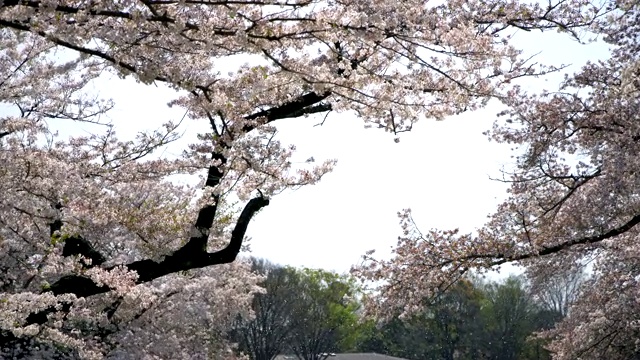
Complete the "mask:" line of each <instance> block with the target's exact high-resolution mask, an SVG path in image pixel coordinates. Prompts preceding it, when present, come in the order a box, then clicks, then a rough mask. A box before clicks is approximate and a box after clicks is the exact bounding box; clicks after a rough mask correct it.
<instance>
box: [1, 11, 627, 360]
mask: <svg viewBox="0 0 640 360" xmlns="http://www.w3.org/2000/svg"><path fill="white" fill-rule="evenodd" d="M601 10H602V9H600V8H597V7H595V8H594V7H593V6H591V5H589V4H587V3H585V2H584V1H577V0H560V1H558V2H554V3H550V4H549V5H548V6H546V5H545V6H541V5H538V4H533V5H532V4H525V3H519V2H517V1H512V0H507V1H504V0H491V1H484V0H483V1H477V0H456V1H451V2H448V3H446V4H441V5H432V4H429V3H425V2H423V1H417V0H405V1H400V2H391V3H386V2H380V1H370V0H365V1H362V0H358V1H352V0H343V1H314V0H273V1H255V0H246V1H244V0H243V1H226V0H223V1H214V0H195V1H164V0H163V1H160V0H139V1H133V0H126V1H99V2H96V1H88V0H77V1H70V0H2V1H0V103H1V104H2V114H1V115H0V116H1V117H0V193H1V194H2V196H1V197H0V209H1V211H0V258H1V259H2V260H1V261H0V266H2V269H1V270H2V271H1V272H0V291H1V293H0V329H1V331H2V333H1V335H2V342H3V344H4V343H13V342H16V341H17V342H19V341H22V340H24V339H27V338H32V339H36V340H37V341H38V342H41V343H43V344H53V345H54V346H55V347H57V348H63V349H64V348H68V349H69V351H71V352H75V353H77V355H78V356H81V357H85V358H100V357H102V356H104V355H105V354H108V353H109V352H110V351H111V349H110V344H117V346H118V347H119V348H129V349H131V348H134V347H135V348H137V349H138V350H139V351H141V352H143V353H144V354H145V355H144V356H147V357H149V358H153V357H162V354H160V353H159V352H161V350H160V348H162V346H160V344H162V345H163V346H164V347H172V346H174V345H175V346H182V347H183V348H182V349H184V351H185V352H184V353H180V351H182V350H179V351H178V350H176V349H173V350H166V351H173V353H172V354H184V356H185V357H189V356H192V357H193V356H194V355H193V353H191V355H189V354H190V353H189V351H192V350H193V348H192V345H193V344H194V343H197V341H195V340H194V339H200V338H202V336H205V335H206V334H202V331H201V329H198V326H196V325H197V324H200V325H202V324H203V321H204V322H206V323H217V324H218V326H219V327H224V326H226V325H225V324H227V323H228V321H229V319H231V318H233V317H234V316H235V315H236V314H237V313H238V312H242V311H244V310H243V309H248V308H249V306H248V304H249V302H250V297H251V294H252V293H254V292H255V291H259V289H258V288H257V287H256V286H255V285H256V284H257V283H258V281H259V278H258V277H256V276H253V275H251V273H250V272H249V268H248V266H246V265H243V264H231V265H224V264H230V263H232V262H234V260H235V259H236V257H237V255H238V253H239V251H240V250H241V249H242V247H243V239H244V235H245V232H246V230H247V227H248V225H249V223H250V221H251V219H252V217H253V216H254V215H255V214H256V213H257V212H258V211H259V210H261V209H263V208H264V207H265V206H267V205H268V204H269V201H270V200H269V199H270V198H271V197H273V196H274V195H276V194H278V193H280V192H282V191H284V190H286V189H290V188H295V187H299V186H303V185H307V184H313V183H315V182H317V181H319V180H320V179H321V177H322V176H323V175H324V174H326V173H327V172H329V171H330V170H331V169H332V168H333V166H334V164H335V161H333V160H327V161H325V162H323V163H320V164H316V163H315V162H312V161H310V162H308V163H305V164H303V165H300V166H297V165H296V166H294V165H293V161H292V157H293V156H294V154H295V146H294V145H289V144H282V143H281V142H280V141H278V140H277V138H276V137H275V134H276V127H275V124H276V121H277V120H280V119H284V118H295V117H302V116H308V115H310V114H315V113H323V112H328V111H331V110H333V111H342V112H344V111H352V112H355V113H356V114H357V115H358V116H359V117H360V118H362V120H363V122H364V123H365V124H366V126H373V127H379V128H383V129H384V130H386V131H388V132H391V133H393V134H398V133H401V132H403V131H408V130H410V129H411V127H412V125H413V124H414V123H415V122H416V121H417V120H419V119H421V118H435V119H442V118H444V117H446V116H448V115H451V114H456V113H459V112H462V111H466V110H473V109H477V108H479V107H481V106H483V105H485V104H486V102H487V101H488V99H490V98H492V97H503V96H505V95H506V91H507V89H508V88H510V87H511V85H510V84H511V82H512V81H513V80H515V79H518V78H522V77H524V76H534V75H539V74H544V73H546V72H549V71H554V70H556V68H555V67H545V66H542V65H537V64H535V63H533V62H531V61H529V59H527V58H523V57H521V56H520V54H521V53H520V51H519V50H518V49H517V48H516V47H514V46H513V45H511V44H510V38H511V35H512V33H513V31H512V29H523V30H533V29H541V30H545V29H562V30H563V31H567V32H570V33H572V34H573V35H574V36H578V32H579V31H580V29H581V28H582V27H584V26H586V25H589V24H594V22H593V20H594V18H597V17H598V16H599V15H601V12H602V11H601ZM614 35H615V34H612V37H614ZM621 41H622V40H621ZM238 59H240V60H241V61H245V60H243V59H246V61H247V63H246V64H244V65H240V66H238V67H237V68H236V69H235V70H234V71H232V72H230V73H224V74H223V73H221V72H220V71H218V70H217V65H218V64H219V63H220V62H232V61H237V60H238ZM614 65H615V64H611V66H614ZM103 74H117V75H118V76H120V77H122V78H131V79H134V80H136V81H138V82H141V83H143V84H149V85H152V84H156V85H157V84H164V85H165V86H168V87H169V88H171V89H174V90H175V99H174V100H173V101H171V103H170V105H171V106H178V107H182V108H184V109H185V110H186V111H187V117H188V118H190V121H191V120H193V121H205V122H206V123H207V124H209V125H210V131H208V132H206V133H202V134H200V135H199V137H198V139H193V141H192V145H191V146H190V147H189V148H186V149H184V152H183V154H182V156H180V157H177V158H167V157H163V156H162V155H159V154H158V150H159V149H163V148H165V147H166V146H168V145H169V144H170V143H172V142H173V141H174V140H176V139H177V137H178V133H179V132H178V126H179V122H169V123H166V124H158V125H157V128H155V129H149V130H148V131H146V132H143V133H140V134H139V135H138V137H137V138H136V139H135V140H132V141H123V140H119V139H118V137H117V135H116V131H117V130H118V129H116V127H114V126H112V125H111V124H109V123H106V122H105V120H104V118H103V116H102V115H104V114H107V113H108V111H109V110H110V109H111V108H112V107H113V104H112V102H111V101H110V100H109V99H103V98H101V97H100V96H99V94H95V92H92V90H91V85H92V84H94V83H95V82H96V81H97V80H99V79H100V77H101V76H102V75H103ZM627 78H628V76H627ZM510 91H511V93H510V94H518V90H516V89H512V90H510ZM514 101H515V100H514ZM523 104H524V103H523ZM513 105H514V107H515V106H516V105H517V104H513ZM574 105H575V104H574ZM142 106H143V105H142ZM522 106H524V105H522ZM541 106H542V105H541ZM528 113H532V112H531V111H530V112H525V113H524V114H528ZM532 114H533V113H532ZM523 116H524V115H523ZM64 122H67V123H69V124H73V123H74V122H83V123H91V124H95V125H96V126H97V128H96V129H98V130H96V131H95V132H94V133H92V134H89V135H87V136H69V137H61V136H58V135H57V133H56V132H55V131H54V129H55V128H56V126H58V125H57V124H60V123H64ZM496 136H498V137H499V136H502V135H500V134H497V135H496ZM505 136H506V135H505ZM514 136H516V135H514ZM629 160H630V161H631V158H629ZM585 171H586V170H585ZM594 171H595V170H594ZM585 174H586V175H584V176H583V177H582V178H580V179H583V180H580V179H578V180H576V183H575V184H581V183H582V182H586V181H588V180H586V179H589V181H590V179H591V178H595V177H597V176H596V175H595V173H594V174H592V175H589V174H590V173H589V174H587V173H585ZM175 175H194V176H196V175H200V176H202V181H201V184H200V186H198V187H189V186H179V185H176V184H175V183H173V182H171V181H170V179H171V177H172V176H175ZM576 186H577V185H576ZM580 186H581V185H580ZM283 221H284V220H283ZM213 265H220V266H219V267H218V269H216V270H211V269H209V267H211V266H213ZM210 271H213V272H210ZM205 288H206V290H204V289H205ZM220 294H224V296H222V295H220ZM177 299H180V303H178V302H177V301H178V300H177ZM225 299H230V300H225ZM174 301H176V302H174ZM205 311H212V312H214V313H213V314H212V315H211V317H210V318H203V317H202V316H201V315H202V314H203V313H204V312H205ZM190 320H192V321H194V322H193V323H191V324H189V323H188V321H190ZM118 324H121V325H122V326H125V325H126V326H127V329H128V330H127V331H123V330H122V329H121V328H118ZM202 326H204V325H202ZM187 330H189V331H187ZM96 332H99V333H98V334H96ZM160 333H162V336H166V337H167V338H166V339H165V338H159V337H158V336H160V335H159V334H160ZM177 334H181V335H183V336H184V337H183V338H182V339H178V338H177V337H176V336H177ZM207 336H208V335H207ZM169 337H171V338H169ZM219 340H220V341H222V340H221V339H219ZM123 344H125V345H123ZM43 346H44V345H43ZM43 348H44V347H43ZM152 348H153V349H152ZM221 349H222V350H221ZM227 350H228V348H227V347H225V346H222V345H221V347H220V349H217V350H211V351H212V352H213V353H212V354H209V355H207V356H211V357H225V356H227V355H228V354H227V353H225V351H227ZM225 354H226V355H225ZM140 357H142V356H140ZM174 357H175V356H174ZM227 357H228V356H227Z"/></svg>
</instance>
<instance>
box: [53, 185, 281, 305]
mask: <svg viewBox="0 0 640 360" xmlns="http://www.w3.org/2000/svg"><path fill="white" fill-rule="evenodd" d="M267 205H269V200H268V199H266V198H263V197H257V198H253V199H251V200H250V201H249V202H248V203H247V205H246V206H245V207H244V209H243V210H242V213H241V214H240V217H239V218H238V221H237V222H236V225H235V228H234V229H233V231H232V233H231V240H230V241H229V244H228V245H227V246H226V247H225V248H224V249H222V250H219V251H216V252H213V253H207V252H204V253H200V252H195V253H194V252H191V251H190V249H189V248H187V247H186V246H184V247H182V248H180V249H178V250H177V251H175V252H174V253H173V254H172V255H169V256H167V257H165V258H164V260H162V261H160V262H156V261H153V260H148V259H146V260H140V261H135V262H133V263H131V264H128V265H126V267H127V269H129V270H132V271H136V272H137V273H138V280H137V283H138V284H141V283H145V282H149V281H152V280H154V279H157V278H159V277H161V276H164V275H168V274H171V273H175V272H179V271H185V270H191V269H198V268H203V267H206V266H211V265H218V264H226V263H230V262H233V261H234V260H235V259H236V256H237V255H238V253H239V252H240V248H241V247H242V240H243V239H244V236H245V233H246V231H247V228H248V226H249V222H250V221H251V219H252V218H253V216H254V215H255V213H256V212H257V211H258V210H260V209H262V208H263V207H265V206H267ZM109 290H110V289H109V288H108V287H105V286H102V287H100V286H98V285H96V284H95V283H94V282H93V281H92V280H90V279H89V278H86V277H84V276H80V275H68V276H65V277H63V278H61V279H60V280H58V281H57V282H55V283H54V284H53V285H51V287H50V288H49V289H48V291H51V292H53V293H54V294H55V295H61V294H68V293H72V294H75V295H77V296H79V297H80V296H81V297H87V296H91V295H96V294H100V293H104V292H107V291H109Z"/></svg>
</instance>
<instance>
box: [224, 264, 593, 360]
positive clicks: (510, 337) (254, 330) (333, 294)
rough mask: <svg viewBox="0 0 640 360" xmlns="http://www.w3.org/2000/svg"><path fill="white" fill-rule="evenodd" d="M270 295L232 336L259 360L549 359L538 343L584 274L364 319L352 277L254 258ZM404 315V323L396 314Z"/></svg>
mask: <svg viewBox="0 0 640 360" xmlns="http://www.w3.org/2000/svg"><path fill="white" fill-rule="evenodd" d="M253 270H254V271H255V272H257V273H259V274H262V275H263V276H264V280H263V282H262V286H263V287H264V288H265V292H264V293H261V294H258V295H256V296H255V298H254V300H253V304H252V310H253V313H254V316H253V317H247V316H239V317H238V318H237V319H236V321H235V323H234V326H233V329H232V331H231V332H230V334H229V337H230V340H231V341H233V342H235V343H237V344H238V348H237V350H238V352H242V353H244V354H246V355H248V356H249V357H250V359H252V360H272V359H273V358H275V356H276V355H278V354H292V355H297V356H298V357H299V358H301V359H304V360H322V359H323V358H324V356H323V355H322V354H326V353H332V352H333V353H338V352H376V353H380V354H386V355H391V356H397V357H402V358H406V359H411V360H414V359H415V360H453V359H456V360H480V359H486V360H544V359H550V354H549V352H548V351H547V350H546V349H545V345H546V343H547V341H546V340H545V339H543V338H540V337H538V336H536V334H537V333H538V332H540V331H544V330H547V329H550V328H553V326H554V325H555V324H556V323H557V322H558V321H559V320H561V319H562V318H563V317H564V316H566V314H567V312H568V311H569V309H570V304H571V302H572V301H573V299H575V298H576V296H577V294H578V292H579V289H580V286H579V285H580V284H581V283H582V280H583V279H584V275H583V274H582V273H578V274H576V273H571V274H561V276H560V275H559V276H556V277H554V278H552V279H549V282H547V283H536V284H535V286H534V285H532V284H529V282H528V281H526V279H525V278H523V277H515V276H511V277H509V278H507V279H505V280H503V281H501V282H496V281H486V280H482V279H478V278H465V279H463V280H461V281H459V282H458V283H457V284H455V285H454V286H452V287H451V288H450V289H448V290H447V291H446V292H444V293H443V294H442V295H441V296H439V297H438V298H435V299H425V301H424V309H423V310H422V311H421V312H419V313H418V314H416V315H413V316H411V317H407V318H402V319H401V318H399V317H394V318H392V319H391V320H381V319H372V318H369V317H363V316H362V311H361V306H360V299H361V295H362V291H361V290H360V289H359V287H358V285H357V283H356V282H355V281H354V280H353V279H352V278H350V277H349V276H346V275H339V274H336V273H333V272H329V271H324V270H312V269H295V268H292V267H283V266H279V265H275V264H272V263H269V262H267V261H265V260H260V259H253ZM398 315H399V314H398Z"/></svg>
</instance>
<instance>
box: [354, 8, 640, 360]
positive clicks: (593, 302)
mask: <svg viewBox="0 0 640 360" xmlns="http://www.w3.org/2000/svg"><path fill="white" fill-rule="evenodd" d="M607 6H608V8H609V9H610V10H611V12H610V13H609V15H608V16H606V17H603V18H600V19H598V20H596V21H595V22H594V24H593V26H592V27H591V29H592V30H593V31H594V32H595V34H597V35H599V36H601V37H602V38H603V39H604V41H606V42H607V43H609V44H610V46H611V49H612V50H611V57H610V59H608V60H606V61H599V62H590V63H588V64H586V65H585V66H584V67H583V68H582V69H581V70H580V71H579V72H577V73H576V74H574V75H572V76H567V77H566V79H565V81H564V83H563V84H562V87H561V88H560V89H559V90H558V91H555V92H544V93H541V94H530V93H527V92H526V91H524V90H523V89H521V88H519V87H517V86H516V87H514V88H513V89H511V90H510V92H509V96H507V97H505V98H503V101H504V103H505V104H506V105H507V106H508V108H507V110H506V111H505V112H504V113H502V114H501V115H502V116H503V117H502V118H503V119H504V121H499V122H496V125H495V126H494V128H493V129H492V130H491V131H490V132H489V135H490V136H491V138H492V139H495V140H497V141H499V142H503V143H510V144H515V145H518V146H519V149H522V153H521V154H520V155H519V157H518V159H517V167H516V168H515V170H514V171H513V172H511V173H508V174H505V178H504V180H503V181H506V182H509V183H510V188H509V197H508V199H507V200H506V201H505V202H504V203H503V204H501V205H500V206H499V207H498V208H497V210H496V212H495V213H494V214H493V215H491V217H490V218H489V220H488V222H487V223H486V225H485V226H484V227H482V228H480V229H478V230H477V231H475V232H474V233H470V234H461V233H460V232H459V231H457V230H454V231H442V230H430V231H428V232H420V230H419V229H418V227H417V226H416V224H415V222H414V220H413V219H412V217H411V212H410V211H408V210H407V211H404V212H401V213H400V219H401V224H402V227H403V235H402V236H401V237H400V238H399V240H398V246H397V248H396V249H395V253H394V257H393V259H391V260H389V261H381V260H376V259H374V258H372V257H371V255H370V254H369V255H367V257H366V259H367V261H366V262H365V263H364V264H363V266H361V267H359V268H357V269H355V271H356V272H357V273H359V274H360V275H361V276H362V277H363V278H364V279H376V280H383V282H384V283H383V285H382V286H381V287H380V288H379V291H380V292H381V294H382V298H383V299H384V300H383V301H382V304H384V305H385V306H386V307H387V308H389V307H392V308H396V309H397V308H400V309H402V310H404V311H406V312H412V311H413V310H414V309H415V308H416V307H417V305H418V302H419V300H420V299H422V298H423V297H424V296H429V295H431V294H434V293H436V292H438V291H441V290H444V289H446V288H447V287H449V286H450V285H451V284H452V283H454V282H455V281H456V280H457V279H459V278H460V277H461V276H462V274H464V273H467V272H469V271H474V272H479V273H483V272H486V271H487V270H489V269H492V268H494V267H495V266H497V265H501V264H505V263H516V264H518V265H522V266H524V267H526V268H527V269H528V273H529V274H528V275H529V276H530V277H531V278H532V279H533V281H534V282H535V281H537V280H536V279H538V280H540V279H550V278H553V276H555V274H562V273H566V272H568V271H576V270H578V269H580V268H581V267H583V266H585V264H591V266H592V267H593V270H592V277H591V278H590V279H589V280H587V281H586V282H585V283H584V284H583V286H582V287H581V292H580V293H579V296H578V298H577V299H575V301H574V303H573V305H572V307H571V311H569V313H568V317H567V318H566V319H565V320H564V321H563V322H562V323H560V324H559V325H558V326H557V327H556V328H555V329H554V330H551V331H549V332H548V333H546V335H547V336H548V337H550V338H551V339H553V342H552V343H551V345H550V349H551V350H552V351H553V352H554V358H555V359H631V358H637V356H638V354H640V345H639V343H638V341H637V339H638V338H640V332H639V329H640V328H639V327H638V324H640V322H639V320H640V318H639V314H640V308H639V307H638V304H640V297H639V295H638V294H639V290H640V286H639V283H638V281H639V280H640V272H639V271H638V269H640V267H639V266H638V265H639V264H640V263H639V262H638V259H639V257H638V254H639V251H640V250H639V249H640V248H639V247H638V235H639V233H638V227H637V226H636V225H637V224H638V223H639V222H640V213H639V209H640V203H639V202H638V200H639V196H638V184H640V178H639V177H638V174H640V169H639V166H640V163H639V162H638V158H637V153H638V151H639V150H640V149H639V148H638V144H639V142H638V140H639V139H640V137H639V134H640V129H639V128H638V114H640V111H639V110H640V103H639V99H640V97H639V91H640V82H639V80H638V79H639V76H640V72H639V70H638V69H640V67H639V66H640V65H639V64H640V58H639V57H638V54H640V46H639V43H638V39H639V38H640V37H639V35H640V34H639V31H640V8H639V7H638V4H637V3H632V2H624V1H621V2H615V3H610V4H609V5H607ZM373 305H374V306H373V309H375V308H376V306H379V305H381V304H373Z"/></svg>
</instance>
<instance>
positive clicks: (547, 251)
mask: <svg viewBox="0 0 640 360" xmlns="http://www.w3.org/2000/svg"><path fill="white" fill-rule="evenodd" d="M638 224H640V214H638V215H636V216H634V217H632V218H631V219H630V220H629V221H627V222H626V223H624V224H623V225H621V226H619V227H617V228H613V229H611V230H609V231H607V232H606V233H603V234H600V235H594V236H586V237H582V238H578V239H573V240H569V241H565V242H562V243H560V244H557V245H554V246H549V247H544V248H543V249H542V250H541V251H537V252H529V253H525V254H521V255H516V256H509V255H506V254H503V253H499V254H488V255H481V254H475V255H470V256H467V257H466V260H473V259H483V258H484V259H486V258H493V259H497V260H495V261H492V262H491V266H496V265H502V264H506V263H510V262H514V261H521V260H527V259H530V258H533V257H538V256H545V255H551V254H555V253H558V252H560V251H564V250H568V249H570V248H571V247H573V246H576V245H586V244H595V243H598V242H600V241H603V240H606V239H610V238H613V237H616V236H620V235H622V234H624V233H626V232H627V231H629V230H631V229H632V228H633V227H634V226H636V225H638Z"/></svg>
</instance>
